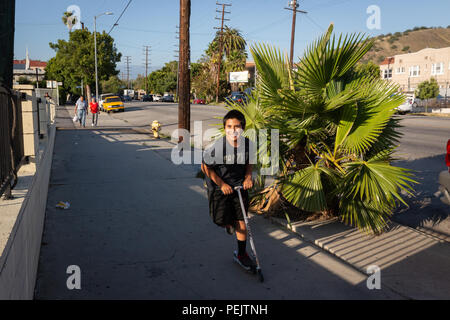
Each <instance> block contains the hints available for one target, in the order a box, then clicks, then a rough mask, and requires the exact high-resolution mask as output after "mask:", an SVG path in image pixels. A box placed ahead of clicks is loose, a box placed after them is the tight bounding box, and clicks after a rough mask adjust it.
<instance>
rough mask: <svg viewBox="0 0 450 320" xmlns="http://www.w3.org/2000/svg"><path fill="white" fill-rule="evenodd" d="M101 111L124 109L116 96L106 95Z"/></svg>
mask: <svg viewBox="0 0 450 320" xmlns="http://www.w3.org/2000/svg"><path fill="white" fill-rule="evenodd" d="M103 111H106V112H108V113H109V112H111V111H122V112H123V111H125V107H124V105H123V102H122V100H120V98H119V97H118V96H112V97H106V98H105V101H103Z"/></svg>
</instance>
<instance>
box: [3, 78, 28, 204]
mask: <svg viewBox="0 0 450 320" xmlns="http://www.w3.org/2000/svg"><path fill="white" fill-rule="evenodd" d="M23 158H24V147H23V126H22V104H21V100H20V98H19V96H17V94H15V93H14V92H13V91H11V90H9V89H7V88H4V87H1V86H0V196H1V195H3V194H5V197H10V192H11V190H12V189H13V188H14V187H15V186H16V184H17V172H18V170H19V168H20V165H21V164H22V160H23Z"/></svg>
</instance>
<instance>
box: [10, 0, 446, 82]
mask: <svg viewBox="0 0 450 320" xmlns="http://www.w3.org/2000/svg"><path fill="white" fill-rule="evenodd" d="M128 2H129V0H95V1H93V0H39V1H35V0H16V28H15V48H14V55H15V59H24V58H25V54H26V49H27V48H28V51H29V55H30V59H33V60H43V61H48V60H49V59H50V58H52V57H54V56H55V54H56V53H55V51H53V50H52V49H51V48H50V47H49V43H50V42H57V40H58V39H65V40H67V39H68V38H69V30H68V28H67V27H66V26H65V25H64V24H63V23H62V20H61V17H62V15H63V12H65V11H67V9H68V7H69V6H72V5H75V6H78V7H79V8H80V13H81V21H82V22H84V24H85V27H86V28H88V29H89V30H91V31H92V30H93V29H94V26H93V25H94V16H98V15H100V14H102V13H104V12H112V13H113V15H103V16H101V17H98V18H97V31H98V32H102V31H106V32H109V31H110V30H111V28H112V26H113V24H114V23H115V22H116V20H117V19H118V18H119V16H120V14H121V13H122V12H123V10H124V9H125V7H126V5H127V4H128ZM219 2H220V3H228V4H231V7H227V9H226V11H229V12H230V13H229V14H226V15H225V18H227V19H230V20H229V21H225V24H226V25H228V26H229V27H232V28H236V29H238V30H239V31H240V32H241V33H242V35H243V36H244V38H245V39H246V41H247V45H248V46H251V45H254V44H256V43H266V44H270V45H273V46H275V47H278V48H280V49H281V50H283V51H285V52H289V48H290V40H291V28H292V12H291V11H288V10H285V9H284V8H286V7H287V5H288V2H289V1H288V0H221V1H219ZM298 3H299V5H300V6H299V9H300V10H304V11H306V12H307V13H306V14H302V13H299V14H297V23H296V34H295V48H294V56H295V57H301V56H302V55H303V52H304V50H305V49H306V48H307V46H308V45H309V44H311V43H312V42H313V41H314V40H315V39H317V38H318V37H319V36H320V35H321V34H322V33H323V32H325V30H326V29H327V28H328V26H329V24H330V23H334V26H335V29H334V30H335V32H336V33H337V34H339V33H354V32H357V33H359V32H361V33H365V34H366V35H367V36H376V35H379V34H386V33H394V32H397V31H399V32H402V31H405V30H407V29H412V28H414V27H416V26H427V27H439V26H442V27H447V26H448V25H450V19H449V13H450V1H449V0H428V1H422V0H420V1H419V0H379V1H376V0H300V1H298ZM179 4H180V0H163V1H159V0H158V1H157V0H132V2H131V4H130V5H129V7H128V8H127V10H126V11H125V12H124V13H123V15H122V17H121V18H120V20H119V22H118V26H116V27H115V28H114V29H112V31H111V36H112V37H113V38H114V40H115V44H116V47H117V49H118V51H119V52H121V53H122V56H123V57H124V56H131V74H130V78H135V77H136V76H137V75H138V74H143V73H144V70H145V69H144V62H145V55H144V49H143V47H144V46H151V49H150V55H149V60H150V68H151V69H152V70H155V69H158V68H161V67H162V66H164V64H165V63H166V62H169V61H171V60H175V59H176V58H175V55H176V52H175V50H177V45H178V40H177V39H176V36H177V35H176V31H177V25H179ZM373 5H375V6H377V7H378V8H379V9H380V11H379V12H380V15H379V22H380V24H379V28H375V29H374V28H368V24H367V21H368V20H370V21H372V22H373V21H374V20H373V19H371V17H372V16H373V11H372V12H369V13H368V12H367V10H368V8H369V7H370V6H373ZM220 8H221V7H220ZM220 8H219V6H217V5H216V0H191V24H190V32H191V38H190V45H191V61H193V62H195V61H197V60H198V59H199V58H200V57H201V55H202V54H203V53H204V50H205V49H206V48H207V46H208V43H209V42H211V40H212V39H213V38H214V34H215V32H216V30H215V29H214V27H219V26H220V20H216V17H217V18H220V14H219V13H217V12H216V9H217V10H219V9H220ZM123 57H122V61H121V62H119V63H118V65H117V68H118V69H119V70H121V71H123V70H125V62H124V61H125V59H124V58H123ZM248 60H252V57H251V55H250V54H249V58H248Z"/></svg>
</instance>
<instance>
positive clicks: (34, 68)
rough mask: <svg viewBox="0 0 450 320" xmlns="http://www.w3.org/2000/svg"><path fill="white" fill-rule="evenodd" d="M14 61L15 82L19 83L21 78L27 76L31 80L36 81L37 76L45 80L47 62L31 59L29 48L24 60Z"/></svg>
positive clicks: (40, 79)
mask: <svg viewBox="0 0 450 320" xmlns="http://www.w3.org/2000/svg"><path fill="white" fill-rule="evenodd" d="M13 63H14V65H13V77H14V83H18V82H19V79H20V78H26V79H28V80H29V81H36V78H38V79H39V81H42V80H44V78H45V67H46V66H47V62H44V61H40V60H30V57H29V55H28V49H27V54H26V58H25V59H24V60H14V62H13Z"/></svg>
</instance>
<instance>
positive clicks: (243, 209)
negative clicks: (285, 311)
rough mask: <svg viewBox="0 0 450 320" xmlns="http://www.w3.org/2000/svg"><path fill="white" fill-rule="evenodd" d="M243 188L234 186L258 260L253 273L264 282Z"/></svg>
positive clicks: (254, 254) (251, 244) (254, 253)
mask: <svg viewBox="0 0 450 320" xmlns="http://www.w3.org/2000/svg"><path fill="white" fill-rule="evenodd" d="M241 189H243V187H242V186H239V187H235V188H234V190H236V191H237V193H238V195H239V201H240V203H241V208H242V213H243V215H244V221H245V226H246V227H247V234H248V239H249V240H250V246H251V248H252V251H253V256H254V257H255V260H256V268H255V269H254V270H253V273H255V274H257V275H258V279H259V281H261V282H263V281H264V277H263V274H262V271H261V266H260V263H259V259H258V255H257V254H256V249H255V244H254V242H253V235H252V231H251V229H250V225H249V223H248V217H247V212H245V206H244V201H243V200H242V195H241Z"/></svg>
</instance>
